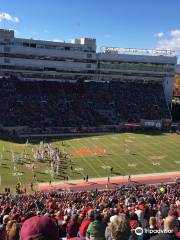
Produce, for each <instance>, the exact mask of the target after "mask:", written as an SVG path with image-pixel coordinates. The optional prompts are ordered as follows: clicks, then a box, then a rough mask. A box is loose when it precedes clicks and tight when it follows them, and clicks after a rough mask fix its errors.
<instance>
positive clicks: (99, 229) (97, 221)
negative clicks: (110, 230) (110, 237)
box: [87, 213, 106, 240]
mask: <svg viewBox="0 0 180 240" xmlns="http://www.w3.org/2000/svg"><path fill="white" fill-rule="evenodd" d="M105 229H106V224H105V223H104V222H103V220H102V217H101V215H100V213H96V214H95V217H94V221H93V222H91V223H90V224H89V226H88V229H87V239H94V240H105Z"/></svg>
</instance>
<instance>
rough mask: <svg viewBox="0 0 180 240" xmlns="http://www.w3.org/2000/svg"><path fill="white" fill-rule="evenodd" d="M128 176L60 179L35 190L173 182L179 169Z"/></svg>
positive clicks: (84, 188) (40, 184)
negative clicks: (86, 179)
mask: <svg viewBox="0 0 180 240" xmlns="http://www.w3.org/2000/svg"><path fill="white" fill-rule="evenodd" d="M128 177H129V176H119V177H112V178H110V181H109V182H108V179H107V178H92V179H89V181H88V182H84V181H81V180H74V181H61V182H53V183H51V185H49V184H48V183H39V184H38V185H37V188H36V189H37V190H73V191H80V190H94V189H96V188H98V189H105V188H115V187H119V186H122V185H136V184H158V183H168V182H170V183H173V182H175V181H176V178H180V171H177V172H167V173H154V174H139V175H132V176H131V179H130V181H128Z"/></svg>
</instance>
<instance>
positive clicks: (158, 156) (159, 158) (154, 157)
mask: <svg viewBox="0 0 180 240" xmlns="http://www.w3.org/2000/svg"><path fill="white" fill-rule="evenodd" d="M165 157H166V155H162V156H160V155H154V156H149V158H150V159H151V160H161V159H164V158H165Z"/></svg>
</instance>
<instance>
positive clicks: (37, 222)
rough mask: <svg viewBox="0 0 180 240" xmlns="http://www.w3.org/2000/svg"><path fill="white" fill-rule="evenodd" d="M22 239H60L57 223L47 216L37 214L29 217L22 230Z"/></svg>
mask: <svg viewBox="0 0 180 240" xmlns="http://www.w3.org/2000/svg"><path fill="white" fill-rule="evenodd" d="M20 239H21V240H40V239H41V240H42V239H53V240H59V232H58V227H57V225H56V224H55V223H54V222H53V221H52V220H51V219H50V218H49V217H46V216H35V217H31V218H29V219H27V220H26V221H25V222H24V223H23V225H22V228H21V231H20Z"/></svg>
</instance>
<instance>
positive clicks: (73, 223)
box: [66, 214, 80, 239]
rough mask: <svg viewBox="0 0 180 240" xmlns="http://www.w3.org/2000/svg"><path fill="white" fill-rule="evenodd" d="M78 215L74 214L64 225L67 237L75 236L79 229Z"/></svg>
mask: <svg viewBox="0 0 180 240" xmlns="http://www.w3.org/2000/svg"><path fill="white" fill-rule="evenodd" d="M79 227H80V226H79V223H78V215H77V214H74V215H73V216H72V218H71V220H70V222H69V223H68V225H67V227H66V237H67V239H70V238H73V237H77V234H78V231H79Z"/></svg>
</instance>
